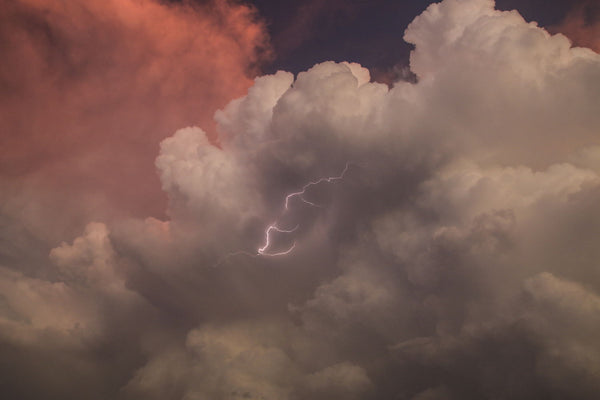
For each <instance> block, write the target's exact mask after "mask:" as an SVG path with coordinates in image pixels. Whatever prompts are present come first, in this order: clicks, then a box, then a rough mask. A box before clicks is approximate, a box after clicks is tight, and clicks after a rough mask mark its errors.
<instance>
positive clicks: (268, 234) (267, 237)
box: [257, 223, 300, 256]
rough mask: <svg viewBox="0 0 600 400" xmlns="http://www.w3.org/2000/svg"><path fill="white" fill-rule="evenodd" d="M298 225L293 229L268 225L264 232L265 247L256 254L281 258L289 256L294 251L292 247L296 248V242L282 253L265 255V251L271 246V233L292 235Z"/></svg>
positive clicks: (273, 224)
mask: <svg viewBox="0 0 600 400" xmlns="http://www.w3.org/2000/svg"><path fill="white" fill-rule="evenodd" d="M299 226H300V225H296V226H295V227H294V228H293V229H281V228H279V227H277V225H275V223H272V224H271V225H269V226H268V227H267V230H266V231H265V245H264V246H263V247H261V248H259V249H258V250H257V253H258V254H260V255H261V256H283V255H286V254H289V253H290V252H291V251H292V250H294V247H296V242H294V243H293V244H292V246H291V247H290V248H289V249H287V250H286V251H282V252H279V253H265V250H266V249H267V248H268V247H269V246H270V245H271V232H272V231H275V232H281V233H292V232H294V231H296V229H298V227H299Z"/></svg>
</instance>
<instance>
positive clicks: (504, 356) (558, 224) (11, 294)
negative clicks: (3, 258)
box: [0, 0, 600, 400]
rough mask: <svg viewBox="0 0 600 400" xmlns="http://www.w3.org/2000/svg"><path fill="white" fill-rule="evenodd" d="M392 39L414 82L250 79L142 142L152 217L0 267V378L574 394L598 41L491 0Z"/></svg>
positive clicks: (593, 234)
mask: <svg viewBox="0 0 600 400" xmlns="http://www.w3.org/2000/svg"><path fill="white" fill-rule="evenodd" d="M404 38H405V40H406V41H408V42H410V43H412V44H414V46H415V50H414V51H413V53H412V55H411V60H410V63H411V65H410V67H411V70H412V71H413V72H414V73H415V74H416V76H417V82H416V83H412V82H405V81H399V82H396V83H395V84H394V85H393V87H392V88H389V87H388V86H387V85H383V84H379V83H373V82H370V76H369V72H368V70H366V69H364V68H362V67H361V66H360V65H358V64H355V63H347V62H344V63H334V62H324V63H321V64H318V65H315V66H314V67H313V68H311V69H310V70H308V71H306V72H302V73H300V74H298V76H297V77H294V76H293V75H292V74H289V73H286V72H278V73H276V74H274V75H270V76H263V77H260V78H257V79H256V80H255V82H254V86H252V87H251V88H250V89H249V90H248V93H247V95H246V96H245V97H242V98H239V99H237V100H233V101H232V102H230V103H229V104H228V105H227V106H225V107H224V108H223V109H222V110H220V111H218V112H217V113H216V114H215V120H216V123H217V130H218V131H219V134H220V141H219V146H215V145H214V144H212V143H211V141H210V140H209V138H208V136H207V134H206V132H205V131H204V130H202V129H201V128H197V127H187V128H184V129H180V130H178V131H177V132H175V134H174V135H173V136H172V137H170V138H167V139H165V140H164V141H162V143H161V145H160V153H159V155H158V157H157V158H156V167H157V169H158V173H159V177H160V181H161V184H162V188H163V190H164V191H165V192H166V193H167V195H168V197H169V207H168V216H169V218H168V220H166V221H160V220H158V219H155V218H147V219H145V220H112V221H111V222H110V223H99V222H95V223H90V224H88V225H87V227H86V229H85V232H84V233H83V235H81V236H80V237H78V238H76V239H74V240H73V241H70V242H63V243H62V244H60V245H58V246H57V247H55V248H54V249H52V250H51V251H50V257H49V259H48V261H47V262H46V264H44V266H43V268H38V269H35V268H30V269H24V268H17V267H15V266H13V265H11V264H10V263H4V265H3V267H2V269H0V293H2V297H1V302H0V316H1V318H0V340H1V343H2V347H3V350H4V353H5V354H6V357H5V358H4V361H3V362H2V364H1V365H2V366H3V371H6V372H5V376H6V378H5V379H4V380H3V383H2V385H3V386H4V389H3V390H5V391H6V392H7V393H14V394H15V396H14V397H16V398H40V397H44V398H65V397H72V396H73V395H74V394H77V396H78V397H84V398H90V399H95V398H98V399H102V398H116V399H119V398H123V399H137V398H140V399H141V398H143V399H170V398H181V399H186V400H194V399H232V400H233V399H269V400H270V399H273V400H284V399H289V400H296V399H297V400H304V399H314V400H318V399H332V398H336V399H384V398H390V399H391V398H398V399H414V400H424V399H482V398H507V399H513V398H515V399H516V398H519V399H520V398H522V399H531V398H548V399H571V398H572V399H594V398H597V397H598V395H599V394H600V384H599V382H600V379H599V378H600V376H599V373H600V372H599V371H600V339H599V338H598V335H597V332H598V329H599V328H600V317H599V316H600V275H599V274H598V268H597V267H598V260H599V259H600V242H599V238H600V213H598V204H599V201H600V146H599V145H598V133H599V132H600V114H599V113H598V104H600V55H598V54H597V53H595V52H594V51H592V50H590V49H586V48H576V47H571V43H570V42H569V40H568V39H567V38H566V37H564V36H562V35H560V34H559V35H554V36H552V35H550V34H549V33H547V32H546V31H545V30H543V29H541V28H539V27H537V26H536V25H535V24H533V23H527V22H526V21H524V20H523V18H522V17H521V16H520V15H519V14H518V13H516V12H500V11H497V10H495V9H494V2H493V1H491V0H462V1H461V0H445V1H443V2H441V3H438V4H432V5H431V6H430V7H429V8H428V9H427V10H426V11H425V12H424V13H423V14H422V15H420V16H418V17H417V18H416V19H415V20H414V21H413V22H412V24H411V25H410V26H409V27H408V29H407V31H406V33H405V37H404ZM269 228H271V229H269ZM265 249H266V250H268V251H261V250H265ZM279 253H286V254H284V255H275V254H279ZM9 365H10V369H9V368H8V366H9ZM57 368H60V371H61V372H60V373H56V369H57ZM26 380H35V382H36V385H35V386H31V385H25V384H24V383H23V382H24V381H26Z"/></svg>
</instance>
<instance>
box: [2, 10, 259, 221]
mask: <svg viewBox="0 0 600 400" xmlns="http://www.w3.org/2000/svg"><path fill="white" fill-rule="evenodd" d="M0 18H1V20H2V23H1V25H2V28H1V30H0V40H1V42H2V49H3V50H2V52H3V59H4V62H3V63H2V67H1V68H0V86H1V87H2V95H1V96H0V105H1V106H0V110H1V111H0V112H1V113H2V114H1V119H2V121H3V122H2V126H3V131H4V132H5V134H3V136H2V143H1V145H2V149H3V150H2V155H1V160H2V161H1V162H2V185H3V188H5V189H3V191H4V192H6V191H9V190H13V191H15V192H17V193H22V192H35V193H34V194H33V196H35V197H36V198H37V199H38V203H41V204H40V205H34V206H35V207H44V208H54V207H58V208H60V207H63V204H64V203H67V206H65V207H64V213H65V214H75V216H73V217H70V218H73V219H75V221H76V222H77V223H78V224H79V225H81V221H80V219H77V218H76V217H78V216H79V217H80V218H90V216H92V218H96V217H97V218H107V217H108V216H111V215H114V214H115V213H119V214H121V215H122V214H126V215H132V214H133V215H135V216H138V217H143V216H146V215H149V214H152V215H156V216H161V215H163V213H164V207H165V200H164V195H163V194H162V193H161V191H160V186H159V184H158V181H157V179H156V176H155V174H154V171H153V161H154V158H155V157H156V152H157V149H158V144H159V142H160V141H161V140H162V139H164V138H165V137H167V136H169V135H170V134H172V133H173V132H174V131H175V130H176V129H178V128H180V127H182V126H187V125H194V124H201V125H203V126H205V127H206V129H207V130H209V131H211V132H212V133H211V135H212V136H211V137H212V140H215V133H214V126H213V124H212V122H211V119H212V114H213V113H214V111H216V110H217V109H218V108H221V107H223V106H224V105H225V104H226V103H227V102H228V101H229V100H230V99H231V97H232V96H234V97H236V96H239V95H242V94H243V93H244V92H245V91H246V90H247V88H248V87H249V86H250V85H251V83H252V81H251V76H253V75H254V74H255V73H256V71H257V65H259V64H260V63H261V62H262V61H263V60H265V59H268V57H269V47H268V37H267V34H266V31H265V28H264V26H263V24H262V22H261V21H260V20H259V19H258V16H256V15H255V13H254V10H253V9H252V8H251V7H249V6H245V5H241V4H234V3H231V2H226V1H209V2H205V3H204V4H203V5H199V4H195V3H191V2H180V3H166V2H159V1H155V0H144V1H132V0H126V1H96V0H93V1H75V2H68V3H64V2H60V1H54V0H45V1H29V0H19V1H16V2H3V4H2V6H0ZM15 181H16V183H15ZM58 187H60V191H61V195H59V196H54V195H52V193H53V192H56V191H57V189H56V188H58ZM27 196H28V197H31V196H32V195H31V194H29V193H28V194H27ZM3 197H6V196H3ZM65 197H68V198H71V199H73V200H72V201H71V202H70V203H69V202H65ZM4 201H6V200H4ZM26 201H27V202H31V200H30V199H27V200H26ZM81 209H83V210H81ZM75 210H80V213H79V214H84V216H81V215H77V213H75V212H74V211H75ZM56 223H57V224H60V223H61V221H56Z"/></svg>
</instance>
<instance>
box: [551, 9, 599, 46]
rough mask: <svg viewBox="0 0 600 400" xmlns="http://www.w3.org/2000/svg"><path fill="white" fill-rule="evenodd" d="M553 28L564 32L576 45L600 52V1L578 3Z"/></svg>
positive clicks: (555, 30)
mask: <svg viewBox="0 0 600 400" xmlns="http://www.w3.org/2000/svg"><path fill="white" fill-rule="evenodd" d="M551 30H552V31H553V32H560V33H563V34H564V35H566V36H567V37H568V38H569V39H571V40H572V41H573V44H574V45H575V46H580V47H589V48H590V49H592V50H594V51H596V52H598V53H600V3H597V2H595V1H587V2H584V3H583V4H580V5H578V6H577V7H575V8H574V9H573V10H572V11H571V12H570V13H569V14H568V15H567V16H566V18H565V19H564V20H563V21H562V22H561V23H560V24H559V25H557V26H555V27H552V28H551Z"/></svg>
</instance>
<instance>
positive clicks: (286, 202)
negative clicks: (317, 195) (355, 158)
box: [285, 163, 348, 210]
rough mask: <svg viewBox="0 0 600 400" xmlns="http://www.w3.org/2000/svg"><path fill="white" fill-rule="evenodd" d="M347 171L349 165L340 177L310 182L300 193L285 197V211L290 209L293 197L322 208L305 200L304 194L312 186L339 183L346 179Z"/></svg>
mask: <svg viewBox="0 0 600 400" xmlns="http://www.w3.org/2000/svg"><path fill="white" fill-rule="evenodd" d="M347 171H348V163H346V166H345V167H344V170H343V171H342V173H341V174H339V175H338V176H329V177H326V178H321V179H319V180H316V181H314V182H308V183H307V184H306V185H304V186H302V190H300V191H298V192H293V193H290V194H288V195H287V196H285V210H287V209H288V208H289V204H290V199H292V198H293V197H298V198H300V200H302V201H303V202H304V203H306V204H308V205H311V206H313V207H321V206H319V205H317V204H315V203H313V202H310V201H308V200H306V199H305V198H304V194H305V193H306V191H307V190H308V188H309V187H311V186H315V185H318V184H319V183H323V182H327V183H331V182H335V181H339V180H340V179H344V175H346V172H347Z"/></svg>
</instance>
